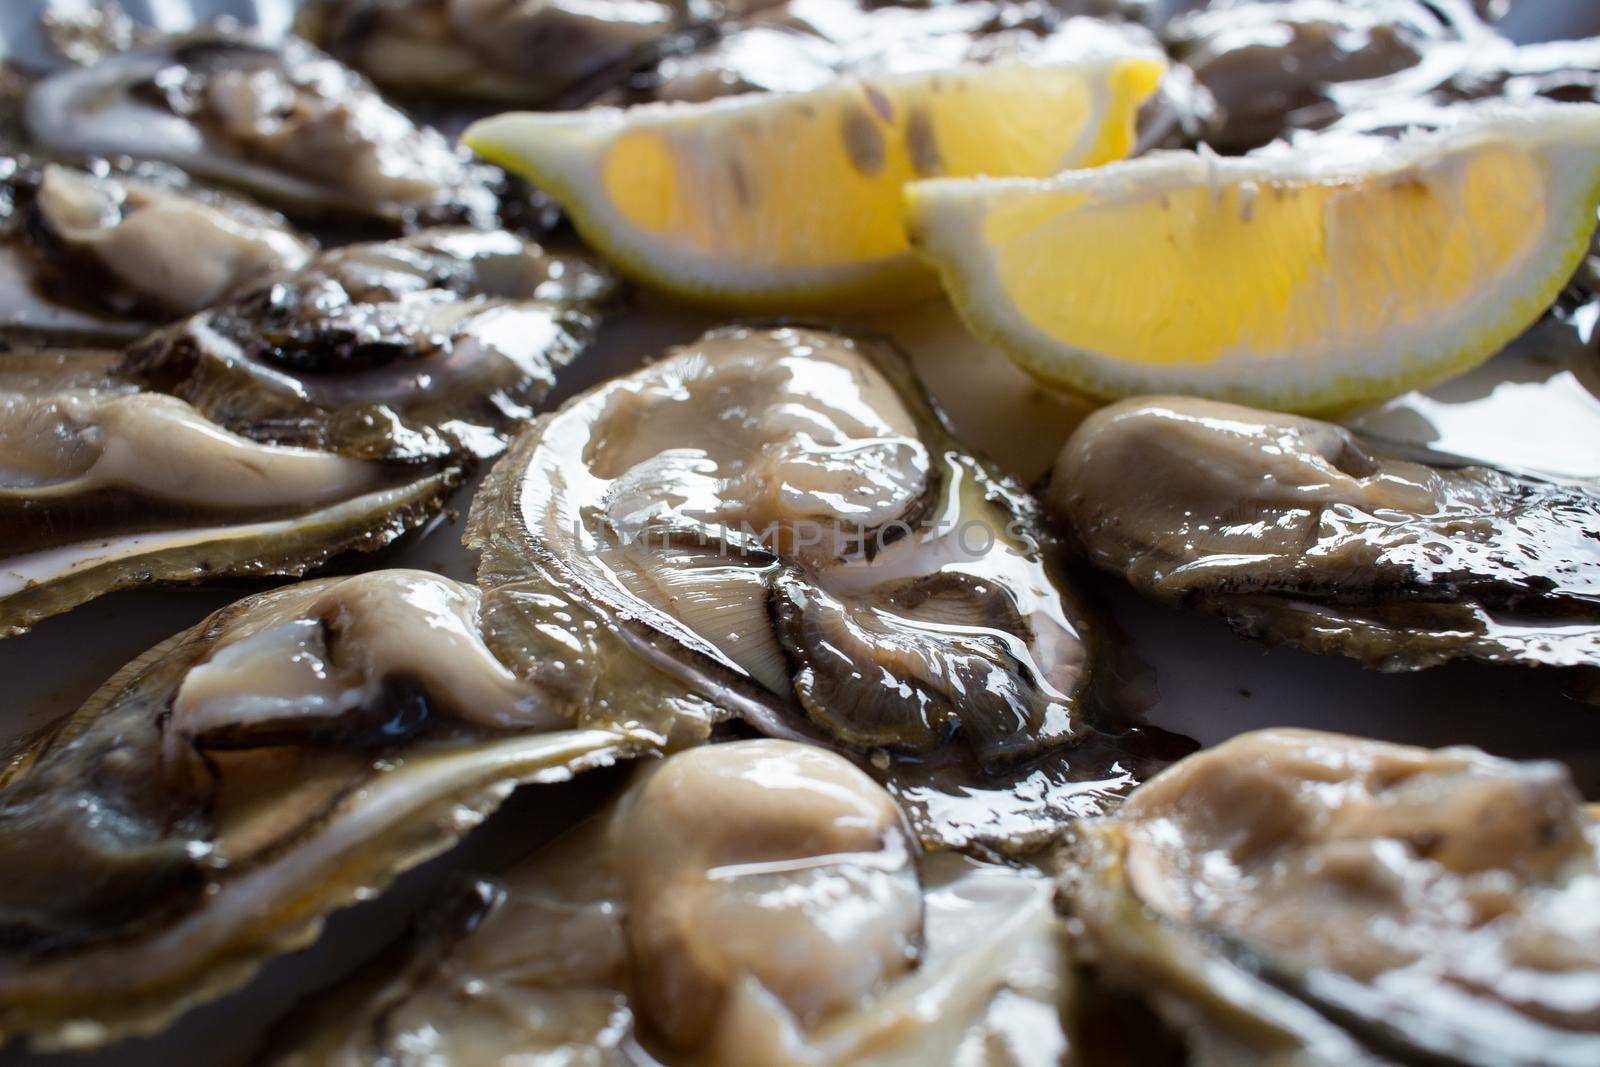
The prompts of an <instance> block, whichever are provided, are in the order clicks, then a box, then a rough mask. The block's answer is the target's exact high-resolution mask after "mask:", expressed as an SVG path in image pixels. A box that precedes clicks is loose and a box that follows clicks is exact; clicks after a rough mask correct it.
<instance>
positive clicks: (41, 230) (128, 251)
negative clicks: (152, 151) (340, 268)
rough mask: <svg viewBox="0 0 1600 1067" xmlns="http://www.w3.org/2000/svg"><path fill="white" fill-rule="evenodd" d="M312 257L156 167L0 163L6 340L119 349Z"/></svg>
mask: <svg viewBox="0 0 1600 1067" xmlns="http://www.w3.org/2000/svg"><path fill="white" fill-rule="evenodd" d="M314 251H315V245H314V244H313V243H312V242H311V241H310V240H309V239H307V238H305V237H303V236H301V235H299V234H297V233H296V232H295V231H294V230H293V229H292V228H291V227H290V226H289V223H288V221H287V220H286V219H284V218H283V216H281V215H279V214H277V213H276V212H272V211H268V210H266V209H265V208H262V207H260V206H258V205H256V204H254V203H251V202H250V201H248V200H246V199H244V198H243V197H239V196H234V195H230V194H226V193H221V192H218V191H215V190H209V189H203V188H201V187H198V186H195V185H194V184H192V183H190V182H188V181H187V180H186V179H184V178H183V177H182V175H181V174H179V173H177V172H175V171H171V170H168V169H166V168H161V167H150V166H146V167H142V168H138V169H122V170H113V169H112V168H110V167H109V166H106V165H105V164H95V165H93V166H90V167H87V168H78V167H71V166H66V165H64V164H59V163H44V164H36V163H34V162H32V161H30V160H28V159H26V158H25V157H17V156H0V321H3V325H0V330H3V331H4V333H5V334H6V335H8V336H11V337H14V338H15V337H24V338H28V339H33V340H39V341H44V342H57V341H67V340H76V341H80V342H81V341H102V342H104V341H113V340H116V341H120V340H129V339H132V338H133V337H136V336H138V335H139V334H141V333H143V332H145V331H146V330H148V329H150V328H151V327H152V326H156V325H160V324H162V323H166V322H171V321H172V320H174V319H177V318H181V317H182V316H184V315H190V314H193V313H194V312H196V311H199V310H200V309H202V308H204V307H208V306H210V305H211V304H214V303H216V302H217V301H219V300H221V299H222V298H223V297H225V296H227V295H228V294H229V293H231V292H233V291H234V290H236V289H238V288H240V287H241V286H244V285H246V284H249V283H251V282H255V281H259V280H260V279H262V278H264V277H266V276H268V275H272V274H276V273H279V272H281V271H287V270H293V269H295V268H298V267H301V266H304V265H305V263H306V261H307V260H308V259H310V257H311V255H312V253H313V252H314Z"/></svg>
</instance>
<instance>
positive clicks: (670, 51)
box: [297, 0, 1152, 107]
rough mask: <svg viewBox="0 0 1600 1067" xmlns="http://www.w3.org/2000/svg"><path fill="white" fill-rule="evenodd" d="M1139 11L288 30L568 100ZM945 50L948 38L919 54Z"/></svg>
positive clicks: (1082, 7) (860, 12)
mask: <svg viewBox="0 0 1600 1067" xmlns="http://www.w3.org/2000/svg"><path fill="white" fill-rule="evenodd" d="M1151 9H1152V5H1151V4H1150V3H1149V2H1148V0H1060V2H1058V3H1055V4H1044V3H1039V2H1031V3H1027V4H996V3H990V2H988V0H973V2H963V3H959V4H943V3H923V2H911V3H893V2H890V3H877V2H874V0H865V2H863V0H835V2H831V3H821V4H819V3H812V2H809V0H801V2H798V3H797V2H795V0H722V2H710V3H707V2H702V0H599V2H594V0H587V2H581V3H580V2H573V0H565V2H544V0H398V2H392V0H391V2H386V0H316V2H314V3H312V4H310V5H308V6H307V7H306V8H305V9H303V10H302V12H301V15H300V18H299V21H298V23H297V28H298V29H299V31H300V32H301V33H303V34H305V35H306V36H307V37H309V38H310V39H312V40H314V41H316V42H318V43H319V44H321V45H322V46H323V47H324V48H326V49H328V50H329V51H330V52H332V53H333V54H334V55H336V56H339V57H340V58H341V59H343V60H345V61H346V62H348V63H350V64H351V65H353V66H355V67H356V68H357V69H359V70H362V71H365V72H366V73H367V74H368V75H370V76H371V77H372V78H373V80H375V81H376V82H378V84H380V85H382V86H384V87H386V88H389V89H392V90H395V91H398V92H403V93H407V94H416V95H424V96H439V95H445V96H465V97H470V98H476V99H482V100H490V101H495V102H498V103H503V104H511V103H514V104H521V105H523V106H527V107H560V106H567V107H570V106H575V105H578V104H582V103H586V102H588V101H589V100H590V99H592V98H593V97H595V96H596V95H597V94H600V93H603V92H605V91H607V90H611V89H613V88H618V87H625V86H629V85H630V84H631V83H633V82H635V81H637V82H638V83H640V85H641V86H643V87H645V90H644V94H643V95H645V96H650V97H659V98H671V99H691V98H693V99H706V98H708V97H709V96H713V95H715V96H720V95H724V94H725V93H727V92H735V91H750V90H754V89H808V88H813V87H814V86H815V85H817V84H820V80H826V79H827V78H829V77H833V76H836V75H837V74H838V72H839V71H840V70H842V69H844V67H845V66H846V65H849V64H852V63H854V64H856V65H862V63H861V61H862V60H863V59H864V58H865V56H866V55H868V54H871V55H876V56H880V57H881V56H882V55H883V54H884V53H887V52H891V51H897V50H901V49H903V50H904V51H905V52H906V53H907V54H906V56H905V58H903V59H902V60H901V63H902V64H904V63H910V62H913V59H912V57H913V56H914V55H915V54H916V53H917V52H919V51H920V52H926V51H927V50H928V44H927V39H928V38H930V37H932V36H936V35H948V34H953V33H962V32H979V33H983V34H987V33H991V32H995V31H999V30H1003V29H1008V28H1010V27H1012V26H1020V25H1021V24H1023V23H1024V22H1028V21H1034V22H1038V21H1040V20H1046V21H1054V20H1057V19H1059V17H1060V16H1061V15H1062V14H1074V15H1080V14H1081V15H1097V16H1102V17H1107V18H1111V17H1116V18H1129V19H1145V18H1149V17H1150V12H1151ZM1079 29H1080V32H1083V33H1089V32H1091V30H1090V28H1089V27H1087V26H1083V25H1080V27H1079ZM862 33H865V34H866V35H867V36H866V37H865V38H863V37H859V36H857V35H859V34H862ZM723 37H727V38H729V40H730V41H731V42H732V43H717V42H719V41H720V39H721V38H723ZM708 43H709V50H708V51H706V52H705V53H704V54H700V53H701V48H700V46H702V45H706V44H708ZM981 47H982V46H979V49H978V50H980V51H981ZM959 53H960V49H959V46H958V45H957V43H956V41H955V39H954V38H953V37H951V38H950V39H949V40H947V41H946V42H945V46H944V47H943V48H942V49H940V50H939V52H938V53H937V54H936V55H933V56H924V57H923V59H922V62H923V63H924V64H926V63H927V62H929V61H930V60H933V61H942V62H949V61H950V59H951V56H952V54H956V55H959ZM691 54H692V55H691ZM685 56H689V57H690V58H684V57H685ZM718 79H721V80H722V82H723V88H722V89H720V90H717V89H715V88H714V85H715V82H716V81H717V80H718ZM657 87H661V88H659V90H658V88H657Z"/></svg>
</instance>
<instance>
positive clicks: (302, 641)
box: [0, 571, 642, 1048]
mask: <svg viewBox="0 0 1600 1067" xmlns="http://www.w3.org/2000/svg"><path fill="white" fill-rule="evenodd" d="M478 609H479V594H478V592H477V590H476V589H474V588H473V587H471V586H468V585H464V584H462V583H458V582H453V581H450V580H448V579H445V578H442V577H440V576H438V575H435V574H429V573H425V572H420V571H374V572H370V573H367V574H362V575H358V576H355V577H350V578H335V579H323V580H319V581H312V582H305V583H301V584H298V585H292V586H288V587H285V588H283V589H279V590H276V591H273V592H269V593H263V594H260V595H257V596H253V597H248V598H246V599H244V600H241V601H239V602H237V603H235V604H233V605H232V606H230V607H227V608H224V609H223V610H221V611H219V612H217V613H216V614H214V615H212V616H211V617H210V618H208V619H206V620H205V621H204V622H202V623H200V624H199V625H198V626H196V627H194V628H193V629H191V630H188V631H185V632H183V633H181V634H178V635H177V636H175V637H173V638H171V639H169V640H168V641H166V642H164V643H162V644H161V645H158V646H157V647H156V648H154V649H152V650H151V651H150V652H149V653H148V654H146V655H145V656H143V657H141V658H140V659H138V660H135V661H134V662H133V663H131V664H129V665H128V666H127V667H126V668H124V669H123V670H122V671H120V672H119V673H118V674H117V675H115V676H114V677H113V678H112V679H111V680H110V681H109V682H107V683H106V685H105V686H104V687H103V688H102V689H101V690H100V691H99V692H98V693H97V694H95V695H94V696H93V697H91V698H90V700H89V701H88V702H87V703H86V704H85V705H84V707H83V708H82V709H81V710H80V711H78V712H77V713H76V714H75V715H73V716H71V717H69V718H68V719H66V720H65V721H63V722H62V723H60V724H59V725H57V726H56V727H54V728H52V729H50V730H48V731H46V732H45V733H44V734H42V735H40V736H36V737H33V738H30V739H27V740H26V741H25V742H24V743H23V744H22V745H20V746H18V747H17V748H16V749H15V750H14V751H13V752H11V753H8V754H7V760H6V762H5V764H4V765H3V766H4V770H3V773H0V857H3V858H4V865H5V867H6V869H7V870H8V871H10V872H11V873H10V875H9V876H8V877H7V878H6V879H5V882H4V884H3V885H0V930H3V936H0V1039H4V1038H6V1037H27V1038H28V1039H30V1040H31V1041H32V1043H33V1044H35V1045H36V1046H39V1047H45V1048H56V1047H81V1046H89V1045H97V1044H101V1043H104V1042H106V1041H110V1040H114V1039H116V1038H118V1037H122V1036H127V1035H130V1034H138V1033H149V1032H153V1031H155V1030H157V1029H159V1028H161V1027H163V1026H164V1025H166V1024H167V1023H169V1022H170V1021H171V1020H172V1019H173V1018H175V1017H176V1016H177V1015H178V1014H179V1013H180V1012H182V1011H184V1010H185V1009H186V1008H188V1007H191V1006H193V1005H194V1004H197V1003H200V1002H202V1001H204V1000H207V999H211V998H213V997H215V996H218V995H220V994H221V993H223V992H225V991H227V990H228V989H230V988H233V987H235V986H238V985H241V984H242V983H243V982H244V981H246V980H247V979H248V978H249V977H250V975H251V974H253V973H254V972H255V970H256V969H257V968H258V967H259V966H260V965H261V964H262V962H264V961H265V960H266V959H268V958H270V957H272V956H274V955H277V954H279V953H282V952H286V951H289V950H292V949H294V948H297V947H300V946H302V945H305V944H307V943H309V942H310V941H311V940H312V939H313V938H314V937H315V936H316V934H317V931H318V930H319V928H320V925H321V921H322V918H323V916H324V915H326V914H327V913H328V912H329V911H331V910H333V909H335V908H338V907H341V906H343V905H346V904H349V903H352V902H354V901H356V900H358V899H363V898H365V897H366V896H369V895H371V894H372V893H373V892H376V891H377V890H378V889H380V888H381V887H382V886H384V885H385V884H386V883H387V882H388V881H389V879H391V878H392V877H393V876H394V875H395V874H397V873H399V872H400V871H402V870H404V869H406V868H408V867H410V866H413V865H415V864H416V863H419V862H421V861H422V860H423V859H425V858H427V857H429V856H431V855H433V854H435V853H437V852H440V851H442V850H443V849H444V848H446V847H448V846H449V845H450V844H451V843H453V842H454V841H455V840H456V839H457V838H459V837H460V836H461V835H462V834H463V833H465V832H466V831H467V830H468V829H470V828H471V827H472V826H473V825H475V824H476V823H477V822H478V821H479V820H480V819H481V818H482V817H483V816H484V815H485V814H486V813H487V812H488V811H490V810H492V809H493V808H494V807H495V806H497V805H498V803H499V802H500V800H502V799H503V798H504V797H505V796H506V794H507V793H509V792H510V790H511V788H512V787H513V785H514V784H515V783H517V782H533V781H537V782H551V781H559V780H562V779H565V778H566V777H568V776H570V775H572V774H574V773H576V772H577V771H579V770H582V769H585V768H588V767H593V766H597V765H602V764H606V763H609V762H611V761H613V760H615V759H617V758H620V757H622V756H625V755H629V754H632V753H633V752H635V751H636V750H638V749H639V748H640V747H641V744H642V741H641V739H639V738H636V737H634V736H632V735H630V734H629V733H628V732H627V731H626V730H623V729H618V728H606V727H603V726H600V725H596V724H591V725H589V726H586V727H582V728H574V727H572V726H571V724H570V721H569V719H568V717H567V716H566V715H565V714H563V712H562V709H561V708H559V707H558V706H557V705H555V704H553V703H551V702H550V701H549V700H548V699H546V696H545V694H544V693H543V691H542V690H541V689H540V687H539V686H537V685H536V684H533V683H529V682H525V681H524V680H522V679H520V678H518V677H517V676H516V675H515V674H513V673H512V672H511V671H510V670H509V669H508V668H507V667H506V666H505V665H504V664H502V663H501V662H500V661H499V660H498V659H497V658H496V657H495V656H494V654H493V653H492V652H491V651H490V650H489V649H488V647H487V646H486V645H485V644H484V642H483V640H482V636H481V633H480V630H479V620H478Z"/></svg>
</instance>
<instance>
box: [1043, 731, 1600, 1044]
mask: <svg viewBox="0 0 1600 1067" xmlns="http://www.w3.org/2000/svg"><path fill="white" fill-rule="evenodd" d="M1076 834H1077V836H1078V841H1077V848H1076V853H1075V856H1074V859H1075V863H1073V864H1071V865H1070V866H1069V875H1068V878H1067V881H1066V883H1065V889H1064V901H1065V903H1066V906H1067V908H1068V909H1069V911H1070V912H1071V914H1072V916H1073V918H1074V920H1075V924H1074V929H1076V930H1078V931H1080V939H1081V945H1080V947H1081V948H1082V949H1084V950H1085V954H1086V955H1089V956H1091V958H1092V959H1093V961H1094V963H1095V965H1096V967H1097V969H1098V971H1099V972H1100V976H1101V979H1102V980H1103V981H1104V982H1105V983H1106V984H1108V985H1110V986H1112V987H1114V988H1116V989H1119V990H1121V991H1123V992H1125V993H1126V994H1128V995H1131V996H1135V997H1138V998H1140V999H1142V1000H1144V1001H1146V1002H1147V1003H1148V1004H1149V1005H1150V1006H1152V1007H1153V1008H1154V1009H1155V1011H1156V1012H1157V1013H1158V1014H1159V1015H1161V1016H1162V1017H1164V1018H1165V1019H1166V1020H1167V1022H1168V1023H1169V1024H1171V1025H1172V1026H1174V1027H1176V1028H1177V1030H1178V1031H1179V1032H1180V1033H1181V1034H1182V1035H1183V1037H1184V1038H1185V1040H1186V1043H1187V1045H1188V1056H1187V1058H1186V1059H1185V1060H1184V1062H1187V1063H1190V1064H1194V1065H1196V1067H1209V1065H1220V1064H1240V1063H1294V1064H1302V1065H1305V1067H1321V1065H1329V1067H1332V1065H1334V1064H1338V1065H1346V1064H1369V1065H1379V1064H1401V1063H1405V1064H1416V1063H1450V1064H1472V1065H1484V1067H1487V1065H1490V1064H1493V1065H1496V1067H1533V1065H1538V1067H1588V1065H1591V1064H1594V1063H1597V1062H1600V925H1597V923H1596V916H1597V915H1600V830H1597V829H1596V826H1595V823H1594V822H1593V820H1592V819H1591V818H1590V817H1589V816H1588V815H1586V814H1585V812H1584V809H1583V806H1582V802H1581V800H1580V799H1579V797H1578V794H1577V791H1576V790H1575V789H1574V788H1573V787H1572V784H1571V782H1570V781H1569V779H1568V777H1567V774H1566V772H1565V770H1564V769H1563V768H1561V767H1560V766H1559V765H1558V764H1551V763H1521V764H1519V763H1512V762H1509V761H1506V760H1500V759H1495V758H1493V757H1490V756H1486V755H1484V754H1483V753H1481V752H1478V751H1476V750H1473V749H1465V748H1455V749H1441V750H1438V751H1432V752H1430V751H1428V750H1426V749H1419V748H1410V747H1406V746H1401V745H1391V744H1384V743H1380V742H1375V741H1363V740H1358V739H1355V738H1350V737H1341V736H1338V735H1334V734H1318V733H1311V732H1305V731H1295V730H1280V731H1267V732H1263V733H1257V734H1249V735H1246V736H1244V737H1241V738H1238V739H1235V740H1233V741H1230V742H1228V743H1227V744H1224V745H1221V746H1219V747H1217V748H1214V749H1211V750H1209V751H1206V752H1203V753H1200V754H1199V755H1196V756H1192V757H1190V758H1189V759H1187V760H1185V761H1183V762H1182V763H1180V764H1178V765H1177V766H1175V767H1173V768H1172V769H1170V770H1169V771H1167V772H1166V773H1165V774H1163V775H1161V776H1160V777H1158V778H1156V779H1155V780H1153V781H1151V782H1150V783H1149V784H1147V785H1145V786H1144V787H1142V788H1141V789H1140V790H1139V791H1138V792H1136V793H1135V794H1134V796H1133V797H1132V798H1131V799H1130V800H1129V801H1128V803H1127V804H1125V805H1123V807H1122V808H1121V809H1120V810H1119V811H1118V812H1117V814H1116V815H1114V816H1112V817H1111V818H1109V819H1102V820H1093V821H1092V822H1088V823H1082V824H1079V826H1078V827H1077V829H1076ZM1126 1036H1127V1037H1128V1038H1129V1039H1130V1040H1132V1041H1135V1042H1136V1041H1137V1039H1138V1037H1139V1036H1140V1035H1139V1034H1133V1033H1130V1034H1128V1035H1126ZM1123 1062H1149V1061H1148V1060H1145V1059H1140V1058H1139V1057H1138V1056H1137V1055H1135V1056H1133V1057H1130V1058H1129V1059H1128V1060H1126V1061H1123Z"/></svg>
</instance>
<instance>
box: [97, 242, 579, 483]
mask: <svg viewBox="0 0 1600 1067" xmlns="http://www.w3.org/2000/svg"><path fill="white" fill-rule="evenodd" d="M610 289H611V281H610V278H609V276H608V275H607V274H605V273H604V272H603V271H601V270H600V268H598V267H596V266H595V265H594V264H593V263H591V262H590V261H589V260H587V259H584V258H583V257H581V256H564V255H557V254H553V253H549V252H546V251H545V250H544V249H543V248H542V247H540V246H539V245H537V244H534V243H532V242H529V241H525V240H523V239H521V238H519V237H515V236H513V235H512V234H510V233H507V232H505V231H502V230H491V231H477V230H464V229H455V228H446V229H437V230H424V231H422V232H420V233H416V234H413V235H411V236H410V237H406V238H401V239H398V240H394V241H384V242H377V243H372V244H356V245H346V246H344V247H342V248H337V249H333V250H331V251H328V252H324V253H322V254H321V255H319V256H317V257H316V258H314V259H313V260H312V261H311V262H310V263H308V264H306V266H304V267H303V268H301V269H300V270H298V271H293V272H289V273H286V274H281V275H278V276H276V277H273V278H271V279H268V280H267V281H265V282H262V283H261V284H259V285H256V286H252V287H249V288H247V289H246V290H244V291H242V292H240V293H238V294H236V295H235V296H234V297H232V298H231V299H229V300H227V301H225V302H223V303H221V304H219V305H217V306H215V307H212V308H209V309H207V310H205V311H203V312H201V313H199V314H198V315H195V316H193V317H192V318H190V319H187V320H185V321H184V322H181V323H179V324H177V325H175V326H173V327H171V328H169V329H167V330H164V331H161V332H159V333H156V334H153V335H151V336H150V337H148V338H146V339H144V340H142V341H140V342H139V343H137V344H135V345H134V346H132V347H131V348H130V349H129V353H128V359H127V361H126V363H125V364H124V366H123V373H125V374H126V375H127V376H128V377H130V378H131V379H132V380H134V381H137V382H139V383H141V384H143V385H145V386H147V387H149V388H153V389H156V390H159V391H161V392H165V393H171V394H172V395H174V396H178V397H181V398H182V399H184V400H186V401H188V402H189V403H190V404H192V405H194V407H195V408H196V409H198V410H199V411H201V412H202V413H204V414H205V415H206V416H208V417H209V418H211V419H213V420H215V421H217V422H220V423H222V424H224V425H226V426H229V427H230V428H233V429H236V430H238V431H239V432H242V433H245V434H248V435H250V436H253V437H259V438H262V439H267V440H271V441H274V442H276V443H280V444H292V445H295V446H299V447H305V448H318V449H324V450H330V451H336V452H339V453H341V454H343V455H350V456H358V457H361V458H368V459H397V460H405V461H409V462H415V461H420V460H428V459H440V458H444V457H469V458H484V457H488V456H492V455H496V454H498V453H499V452H500V451H501V450H502V449H503V448H504V447H505V438H506V435H507V434H508V433H509V432H511V431H512V430H513V429H515V428H516V427H518V426H519V425H521V424H522V423H523V422H525V421H526V420H528V419H529V418H531V417H532V415H533V413H534V411H535V409H536V408H537V407H538V405H539V403H540V402H541V401H542V400H543V398H544V396H545V394H546V393H547V392H548V391H549V390H550V387H551V386H552V385H553V384H554V383H555V375H556V372H557V371H558V370H560V369H561V368H562V367H564V366H565V365H566V364H567V363H568V362H570V361H571V360H572V359H573V358H574V357H575V356H576V355H577V354H578V353H579V352H580V351H581V350H582V349H583V348H584V346H585V345H587V344H588V342H589V340H590V339H591V338H592V337H593V334H594V331H595V328H596V326H597V325H598V319H597V318H596V316H595V315H594V313H593V310H592V309H593V306H594V304H595V303H596V302H597V301H598V300H600V299H601V298H603V297H604V296H606V295H607V294H608V293H609V292H610Z"/></svg>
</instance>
